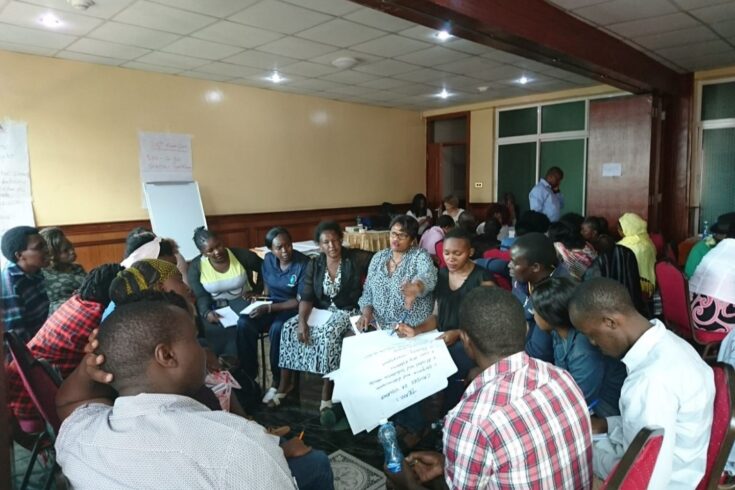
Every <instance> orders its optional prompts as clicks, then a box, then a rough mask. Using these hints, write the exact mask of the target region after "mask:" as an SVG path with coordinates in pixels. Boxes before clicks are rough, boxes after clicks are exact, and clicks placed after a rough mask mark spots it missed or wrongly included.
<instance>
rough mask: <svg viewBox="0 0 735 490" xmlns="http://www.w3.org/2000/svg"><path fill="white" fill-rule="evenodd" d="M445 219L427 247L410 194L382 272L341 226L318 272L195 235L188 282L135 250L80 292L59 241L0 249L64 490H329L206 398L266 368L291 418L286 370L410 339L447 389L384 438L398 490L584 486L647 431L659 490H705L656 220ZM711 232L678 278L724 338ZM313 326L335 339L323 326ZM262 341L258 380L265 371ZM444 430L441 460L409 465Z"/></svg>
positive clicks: (694, 371) (332, 362) (729, 326)
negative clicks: (419, 339)
mask: <svg viewBox="0 0 735 490" xmlns="http://www.w3.org/2000/svg"><path fill="white" fill-rule="evenodd" d="M445 201H446V202H445V205H446V204H449V206H446V207H447V211H448V212H446V213H445V214H441V215H440V216H439V217H438V219H437V222H436V225H435V226H431V225H432V214H431V211H430V210H429V209H428V207H427V204H426V198H425V196H423V195H420V194H419V195H417V196H416V199H414V202H413V204H412V208H411V214H405V215H396V216H393V217H392V220H391V221H390V223H389V236H390V245H389V247H388V248H386V249H384V250H381V251H378V252H376V253H374V254H373V253H371V252H367V251H363V250H357V249H351V248H349V247H347V246H346V245H344V243H343V240H344V237H343V229H342V226H340V224H338V223H336V222H334V221H324V222H322V223H320V224H319V225H318V226H317V227H316V229H315V231H314V242H315V243H316V244H317V245H318V247H319V250H318V254H317V255H316V256H314V257H307V256H305V255H303V254H301V253H300V252H298V251H295V250H294V248H293V238H292V236H291V234H290V233H289V231H288V230H287V229H285V228H282V227H275V228H273V229H271V230H269V231H268V233H266V235H265V246H266V248H267V253H266V254H265V256H264V258H261V257H259V256H258V255H256V254H255V253H254V252H252V251H250V250H247V249H243V248H236V247H227V246H226V245H225V243H224V242H223V241H222V240H221V239H220V238H219V237H218V236H217V234H216V233H215V232H213V231H212V230H208V229H205V228H198V229H196V230H194V232H193V238H192V239H193V241H194V243H195V244H196V246H197V247H198V249H199V251H200V252H201V255H199V256H197V257H196V258H194V259H193V260H192V261H190V262H189V263H186V262H185V261H182V259H181V257H180V254H178V247H177V245H176V243H175V242H174V241H172V240H169V239H166V238H161V237H156V236H155V234H153V233H152V232H150V231H148V230H144V229H136V230H133V231H132V232H131V233H130V234H129V236H128V238H127V241H126V250H125V254H124V260H123V262H122V263H121V264H104V265H101V266H99V267H96V268H94V269H92V270H91V271H90V272H89V273H88V274H83V273H84V270H83V269H82V268H81V266H79V265H77V264H75V257H74V248H73V245H72V244H71V243H70V241H69V240H68V239H67V238H66V237H65V236H64V235H63V233H62V232H61V231H60V230H59V229H56V228H52V229H48V230H42V231H41V232H39V230H37V229H36V228H32V227H16V228H13V229H10V230H8V232H6V233H5V234H4V235H3V238H2V252H3V255H4V257H5V258H6V260H7V265H6V266H5V267H3V270H2V281H3V291H2V309H3V320H4V328H5V329H6V330H8V331H12V332H14V333H15V334H16V335H17V336H18V337H19V338H20V339H21V340H22V341H24V342H26V343H27V345H28V347H29V349H30V351H31V354H32V355H33V356H35V357H39V358H45V359H46V360H47V361H48V362H49V363H50V364H51V365H52V366H53V367H55V368H56V369H57V370H58V371H59V374H60V375H61V377H62V378H63V379H64V382H63V384H62V386H61V389H60V391H59V393H58V396H57V410H58V414H59V417H60V418H61V419H62V420H64V424H63V425H62V428H61V430H60V432H59V434H58V438H57V441H56V453H57V461H58V463H59V465H60V467H61V470H62V471H63V473H64V475H65V476H66V478H67V479H68V480H69V481H70V482H71V484H72V486H73V488H80V489H84V488H143V487H150V486H154V487H171V488H187V487H191V486H193V487H201V488H239V487H241V486H243V484H244V483H243V482H247V485H246V486H247V487H248V488H266V487H268V488H296V487H298V488H315V489H317V488H324V489H329V488H332V473H331V469H330V466H329V461H328V459H327V457H326V454H325V453H323V452H321V451H318V450H312V449H311V448H310V447H308V446H306V445H305V444H304V442H303V441H302V440H301V439H300V438H299V437H296V438H291V439H285V438H283V437H280V438H279V436H284V435H286V434H288V433H289V428H285V431H281V430H280V429H281V428H265V427H262V426H260V425H259V424H257V423H255V422H253V421H251V420H249V419H248V418H247V415H246V413H245V409H244V408H243V406H242V405H241V404H240V403H239V402H238V396H237V390H235V395H234V396H233V397H232V403H231V404H228V405H227V407H228V408H229V410H223V405H222V404H221V403H220V402H221V400H218V398H217V396H216V394H215V393H214V392H213V388H214V384H213V382H212V381H211V376H212V375H213V374H214V373H217V372H221V370H223V369H225V368H227V366H223V362H222V358H223V357H224V358H227V356H229V357H231V358H233V359H235V360H234V366H236V369H237V370H239V372H240V373H241V374H243V375H244V376H245V377H246V378H247V379H249V380H250V381H252V382H253V383H257V379H258V371H259V370H260V369H269V370H270V372H271V375H272V384H271V385H270V386H268V387H266V386H263V387H262V388H263V389H264V390H265V396H263V397H262V400H260V397H259V398H258V400H259V401H262V405H261V407H262V409H263V410H279V409H280V407H281V406H282V405H284V404H286V403H288V402H289V401H290V400H291V399H292V398H293V397H295V396H296V393H295V389H296V387H297V374H298V373H299V372H306V373H314V374H316V375H319V376H325V375H327V374H329V373H331V372H333V371H335V370H336V369H338V368H339V366H340V360H341V350H342V340H343V339H344V338H345V337H346V336H349V335H353V328H354V329H356V330H357V331H369V330H373V329H388V330H389V331H392V332H395V333H396V334H397V335H398V336H399V337H402V338H408V339H410V338H411V337H414V336H416V335H417V334H421V333H426V332H432V331H437V332H436V335H437V338H440V339H442V340H443V341H444V343H445V345H446V346H447V349H448V351H449V354H450V356H451V358H452V360H453V361H454V363H455V364H456V366H457V368H458V371H457V373H455V374H454V375H452V376H451V377H450V378H449V379H448V382H447V388H446V389H445V390H443V391H442V392H441V393H439V395H438V396H439V400H440V404H439V405H440V406H441V408H440V409H439V411H438V413H435V412H432V411H431V410H430V409H429V408H428V407H427V404H428V402H429V401H428V400H424V401H422V402H419V403H416V404H414V405H412V406H410V407H408V408H406V409H404V410H402V411H400V412H398V413H396V414H395V415H394V416H393V417H392V418H391V420H392V421H393V422H394V423H395V425H396V427H397V429H398V435H399V441H400V444H401V447H402V448H403V449H404V450H405V454H406V459H405V464H404V468H403V471H401V472H400V473H397V474H396V473H390V472H388V473H386V474H387V476H388V478H389V479H391V480H392V484H393V485H394V486H395V487H396V488H410V489H413V488H424V486H425V485H426V486H427V487H433V485H436V484H437V483H438V484H439V485H444V486H445V487H446V488H467V489H470V488H472V489H474V488H521V487H523V488H526V487H528V488H590V486H591V484H592V481H593V479H594V478H596V479H600V480H602V479H604V478H606V477H607V475H608V474H609V473H610V472H611V471H612V469H613V468H614V467H615V466H616V465H617V464H618V463H619V462H620V460H621V458H622V456H623V454H624V453H625V451H626V449H627V448H628V447H629V446H630V444H631V442H632V440H633V439H634V438H635V436H636V434H637V433H638V431H639V430H640V429H641V428H643V427H652V426H658V427H663V428H664V429H665V433H664V441H663V446H662V449H661V453H660V455H659V457H658V460H657V463H656V466H655V469H654V473H653V478H652V480H651V484H650V486H649V488H661V489H668V488H682V489H683V488H694V487H696V486H697V485H698V484H699V481H700V479H701V478H702V476H703V475H704V471H705V463H706V453H707V444H708V441H709V433H710V428H711V425H712V416H713V400H714V384H713V374H712V370H711V368H710V367H708V366H707V365H706V364H705V363H704V362H703V361H702V359H701V357H700V356H699V354H698V353H697V352H696V350H695V349H694V348H693V347H692V346H691V345H690V344H689V343H687V342H686V341H684V340H682V339H680V338H679V337H677V336H676V334H675V333H673V332H672V331H670V330H668V329H667V328H666V325H664V324H663V323H662V322H661V321H660V320H658V319H656V318H653V317H652V314H651V312H652V311H653V310H652V309H651V308H650V306H649V303H648V301H649V300H650V298H651V296H653V294H654V293H655V291H656V280H655V273H653V266H654V264H655V261H656V251H655V248H654V247H653V244H652V243H651V240H650V238H649V237H648V230H647V223H646V222H645V220H643V219H642V218H641V217H640V216H637V215H635V214H633V213H624V214H622V215H621V217H620V219H619V221H618V233H619V236H620V239H617V238H616V237H615V236H614V233H615V231H614V230H610V229H609V228H608V224H607V221H606V220H605V219H604V218H600V217H595V216H588V217H586V218H585V217H582V216H579V215H575V214H571V213H570V214H566V215H563V216H561V217H560V219H559V221H557V222H555V223H550V220H549V219H548V217H547V216H546V215H545V214H543V213H540V212H536V211H526V212H525V213H523V214H521V215H520V216H518V218H517V220H515V222H514V221H513V220H512V219H511V218H509V216H510V214H511V213H510V212H509V211H508V206H506V205H505V204H499V203H498V204H493V205H492V206H490V208H489V209H488V214H487V216H486V219H485V222H484V223H482V226H481V227H478V226H477V225H476V223H475V220H474V217H473V215H472V213H471V212H469V211H463V210H461V209H460V208H459V207H458V204H457V203H456V202H455V199H454V198H452V196H449V197H448V199H446V200H445ZM509 204H510V205H511V206H514V204H513V203H512V201H511V202H510V203H509ZM514 207H515V206H514ZM512 214H513V215H515V214H516V211H515V210H514V211H513V213H512ZM422 218H423V219H422ZM455 220H456V224H455ZM511 225H514V226H511ZM422 228H423V229H422ZM504 228H507V230H505V231H504ZM709 231H711V233H712V238H710V239H705V240H703V241H702V243H705V245H702V246H700V247H699V254H700V255H701V256H700V255H698V256H696V257H695V258H693V259H692V260H693V261H694V260H696V263H695V264H694V265H693V267H692V268H691V271H690V272H691V273H690V274H688V275H690V276H691V277H690V283H689V289H690V291H691V293H692V308H693V311H692V318H693V323H694V325H695V327H696V328H701V329H704V330H708V331H721V332H723V336H724V335H725V334H726V333H728V332H730V331H732V330H733V326H735V245H734V244H735V213H729V214H726V215H723V216H721V217H720V219H718V222H717V223H716V224H715V225H713V227H712V229H711V230H709ZM506 232H507V234H505V233H506ZM431 235H433V237H431ZM503 235H505V236H503ZM427 237H430V238H427ZM430 240H433V243H432V244H428V242H429V241H430ZM436 242H440V243H441V247H440V250H441V254H442V261H441V265H440V266H437V264H436V263H435V261H433V260H432V255H431V254H432V252H433V253H434V254H436V253H437V250H438V249H439V247H437V246H436ZM705 247H706V248H705ZM478 248H480V249H481V250H482V253H481V254H478V253H477V249H478ZM488 252H492V253H488ZM488 257H492V258H488ZM182 262H183V263H182ZM182 270H183V271H184V273H185V275H184V274H182ZM80 278H81V281H79V279H80ZM505 278H507V279H508V289H512V291H506V290H504V284H505V283H504V282H503V280H504V279H505ZM185 280H186V282H185ZM72 281H77V282H72ZM77 283H78V284H77ZM187 283H188V285H187ZM58 285H62V286H63V287H58ZM52 296H53V298H54V300H56V301H60V304H59V305H58V306H56V307H52V306H50V304H51V302H52V301H51V298H52ZM266 299H267V301H264V302H263V303H262V304H260V305H259V306H257V307H256V308H254V309H252V311H250V312H249V313H248V314H240V315H239V321H238V324H237V326H236V328H225V326H224V325H223V324H222V323H221V322H220V320H221V317H220V315H219V314H218V313H217V311H216V310H217V309H219V308H222V307H226V306H230V307H231V308H232V309H233V310H234V311H236V312H240V311H241V310H243V309H244V308H245V307H246V306H248V305H249V304H251V302H252V301H254V300H266ZM319 310H324V311H325V312H328V313H329V314H328V320H326V321H322V322H316V323H315V322H312V321H311V320H310V318H311V317H312V316H313V315H315V314H316V313H318V311H319ZM103 312H104V313H103ZM351 317H353V321H354V324H353V323H351ZM355 319H356V320H355ZM353 325H354V327H353V328H351V326H353ZM262 334H268V336H269V339H270V355H269V362H268V363H266V364H267V365H266V366H259V363H258V347H257V345H258V339H259V337H260V335H262ZM729 344H734V345H735V337H733V338H732V339H731V338H730V337H728V338H726V339H725V342H724V343H723V352H731V351H732V352H735V348H729V349H725V347H724V346H725V345H729ZM721 354H722V353H721ZM725 360H728V359H725ZM730 361H735V355H733V359H730ZM366 368H369V367H366ZM17 369H18V368H17V366H16V365H15V364H14V363H13V362H9V363H7V366H6V371H7V373H8V379H9V383H8V384H9V390H8V395H9V396H8V401H9V407H10V409H11V414H12V425H11V430H12V433H13V436H14V437H15V438H16V440H19V441H20V440H21V439H22V437H23V435H24V422H26V421H28V420H33V419H38V418H39V414H38V412H37V410H36V409H35V407H34V404H33V401H32V400H31V398H30V397H29V395H28V393H26V391H25V388H24V385H23V383H22V381H21V379H20V378H19V376H18V371H17ZM333 389H334V384H333V382H332V381H330V380H329V379H328V378H326V377H325V378H324V381H323V382H322V389H321V400H320V405H319V420H320V422H321V424H322V425H324V426H325V427H327V428H332V427H334V426H335V424H336V423H337V421H338V419H339V418H341V417H342V416H343V415H344V413H343V411H342V410H341V408H340V407H339V403H337V402H334V401H333V400H332V392H333ZM259 409H260V408H259ZM275 413H281V412H275ZM437 420H442V421H443V422H442V423H441V424H439V425H440V426H443V439H442V441H443V444H442V449H441V452H431V451H422V450H416V449H421V448H426V445H425V444H424V445H423V446H422V443H425V441H426V440H427V434H429V433H430V432H431V430H432V429H431V427H432V422H436V421H437ZM433 426H434V427H436V426H437V424H433ZM593 434H600V435H599V436H595V437H594V438H593V437H592V435H593ZM375 444H376V445H377V444H378V442H377V440H376V441H375ZM131 447H135V448H136V450H135V451H132V450H131V449H130V448H131ZM734 468H735V466H734Z"/></svg>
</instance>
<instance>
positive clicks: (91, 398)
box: [56, 299, 331, 490]
mask: <svg viewBox="0 0 735 490" xmlns="http://www.w3.org/2000/svg"><path fill="white" fill-rule="evenodd" d="M185 306H186V305H185V303H184V304H183V306H182V305H179V304H178V303H176V302H175V301H172V302H167V301H164V300H162V299H154V300H151V301H139V302H136V303H131V304H126V305H123V306H120V307H118V308H117V309H116V310H115V312H114V313H112V315H110V317H109V318H108V319H107V320H106V321H105V322H104V323H103V324H102V325H101V328H100V333H99V338H98V341H95V342H98V344H99V345H98V348H97V352H98V353H100V355H101V356H104V357H103V358H102V357H98V358H95V356H94V355H92V354H88V355H87V357H86V358H85V360H84V361H83V362H82V365H80V367H78V368H77V369H76V370H75V371H74V372H73V373H72V374H71V375H70V376H69V378H67V379H66V380H65V381H64V383H63V384H62V386H61V388H60V389H59V392H58V394H57V398H56V402H57V411H58V414H59V417H60V418H61V419H62V420H63V424H62V426H61V429H60V431H59V436H58V438H57V440H56V454H57V460H58V463H59V465H60V466H61V468H62V471H63V472H64V475H65V476H66V477H67V478H68V479H69V481H70V483H71V486H72V487H73V488H75V489H77V490H83V489H101V488H104V489H106V490H115V489H128V488H136V489H144V488H150V489H165V488H171V489H174V488H213V489H214V488H216V489H228V488H253V489H263V490H266V489H267V490H273V489H294V488H296V484H295V481H294V478H293V476H292V474H291V471H290V470H289V465H288V463H287V461H286V458H285V456H289V452H290V451H291V450H292V449H297V451H295V452H292V454H291V455H292V456H300V455H304V454H305V453H306V452H308V448H306V447H305V446H303V443H301V444H300V445H299V444H298V443H299V442H300V441H299V440H298V439H295V440H292V441H289V443H292V442H293V441H295V442H296V444H295V445H294V444H293V443H292V444H290V446H287V445H288V444H289V443H286V444H284V446H283V447H280V446H279V440H278V438H277V437H275V436H272V435H269V434H267V433H266V431H265V429H264V428H263V427H261V426H260V425H258V424H257V423H255V422H251V421H248V420H246V419H244V418H242V417H238V416H236V415H232V414H229V413H226V412H221V411H210V410H209V409H208V408H207V407H205V406H204V405H202V404H200V403H199V402H197V401H195V400H193V399H192V398H190V397H189V396H188V395H191V394H193V393H195V392H196V391H197V390H198V389H199V387H201V386H202V384H203V382H204V376H205V374H206V368H205V354H204V351H203V350H202V348H201V347H200V346H199V343H198V341H197V329H196V326H195V324H194V321H193V319H192V316H191V314H189V312H187V310H185V309H184V307H185ZM102 361H104V364H103V366H104V369H105V371H106V372H107V373H105V372H102V371H100V370H99V369H96V366H95V363H96V364H97V365H99V363H100V362H102ZM99 373H102V374H101V376H103V378H102V379H100V374H99ZM108 373H109V374H108ZM98 381H104V383H100V382H98ZM108 382H109V383H110V384H109V385H108V384H105V383H108ZM110 386H112V387H113V388H114V389H115V390H117V392H118V393H119V396H118V397H117V398H116V399H114V405H113V401H112V400H113V398H114V395H113V393H112V392H111V390H110ZM291 446H294V447H291ZM296 446H300V449H299V448H297V447H296ZM304 449H306V451H304ZM317 470H318V468H315V467H313V468H312V471H317ZM330 476H331V475H330ZM330 483H331V482H330ZM319 488H324V485H322V486H321V487H319Z"/></svg>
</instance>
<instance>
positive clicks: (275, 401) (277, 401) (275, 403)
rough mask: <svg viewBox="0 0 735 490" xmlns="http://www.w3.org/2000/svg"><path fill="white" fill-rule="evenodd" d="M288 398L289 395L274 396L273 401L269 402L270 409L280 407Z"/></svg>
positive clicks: (278, 394) (279, 394)
mask: <svg viewBox="0 0 735 490" xmlns="http://www.w3.org/2000/svg"><path fill="white" fill-rule="evenodd" d="M287 396H288V393H276V394H275V395H273V398H272V399H271V401H269V402H268V408H277V407H280V406H281V403H283V400H285V399H286V397H287Z"/></svg>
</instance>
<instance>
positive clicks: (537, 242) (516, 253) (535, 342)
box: [508, 232, 569, 363]
mask: <svg viewBox="0 0 735 490" xmlns="http://www.w3.org/2000/svg"><path fill="white" fill-rule="evenodd" d="M508 268H509V269H510V276H511V277H512V278H513V295H514V296H515V297H516V298H517V299H518V301H520V302H521V304H522V305H523V310H524V311H525V315H526V321H527V322H528V334H527V335H526V354H528V355H529V356H531V357H535V358H536V359H539V360H542V361H546V362H551V363H553V362H554V348H553V346H552V342H551V335H550V334H549V332H544V331H543V330H541V329H540V328H538V325H536V321H535V320H534V318H533V301H531V290H532V289H533V287H534V286H535V285H536V284H538V283H540V282H541V281H544V280H546V279H547V278H549V277H551V276H553V277H569V274H568V273H567V271H566V269H564V267H559V259H558V257H557V255H556V249H555V248H554V242H552V241H551V239H550V238H549V237H547V236H546V235H544V234H543V233H538V232H533V233H528V234H525V235H523V236H522V237H520V238H518V240H516V242H515V243H514V244H513V246H512V247H511V249H510V263H509V264H508Z"/></svg>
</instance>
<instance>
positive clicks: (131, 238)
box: [120, 226, 189, 284]
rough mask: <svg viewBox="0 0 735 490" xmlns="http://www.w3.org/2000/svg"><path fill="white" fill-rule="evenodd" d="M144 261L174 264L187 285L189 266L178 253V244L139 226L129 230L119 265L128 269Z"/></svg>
mask: <svg viewBox="0 0 735 490" xmlns="http://www.w3.org/2000/svg"><path fill="white" fill-rule="evenodd" d="M144 259H161V260H165V261H168V262H171V263H173V264H176V268H177V269H179V272H181V277H183V279H184V282H185V283H187V284H188V278H187V273H188V270H189V264H188V263H187V262H186V259H185V258H184V257H183V256H182V255H181V254H180V253H179V244H178V243H176V242H175V241H174V240H172V239H170V238H160V237H157V236H156V234H155V233H153V232H152V231H150V230H146V229H145V228H143V227H140V226H139V227H137V228H133V229H132V230H130V233H128V236H127V238H126V239H125V252H124V254H123V261H122V262H121V263H120V265H122V266H123V267H129V266H130V264H132V263H134V262H137V261H138V260H144Z"/></svg>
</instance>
